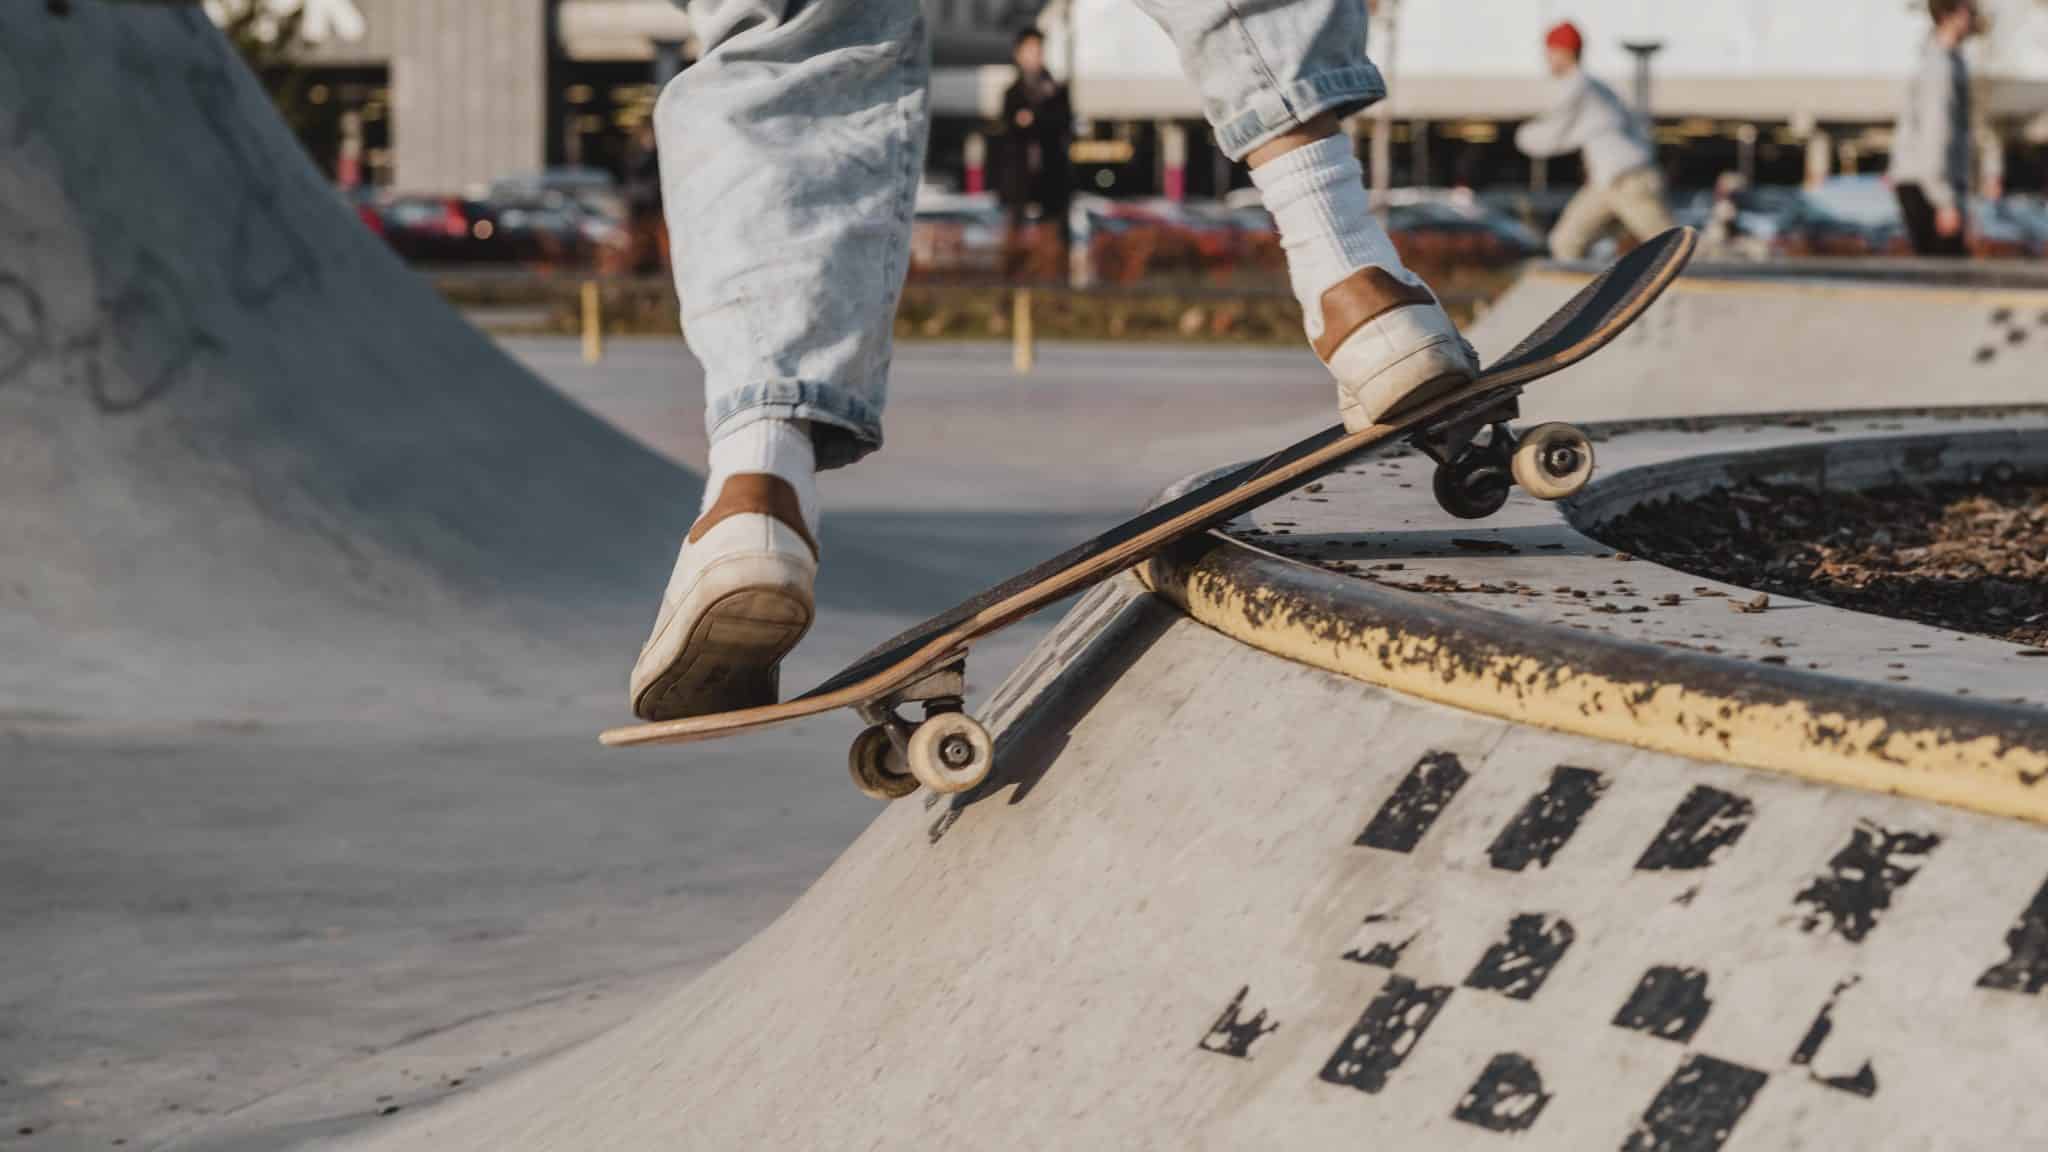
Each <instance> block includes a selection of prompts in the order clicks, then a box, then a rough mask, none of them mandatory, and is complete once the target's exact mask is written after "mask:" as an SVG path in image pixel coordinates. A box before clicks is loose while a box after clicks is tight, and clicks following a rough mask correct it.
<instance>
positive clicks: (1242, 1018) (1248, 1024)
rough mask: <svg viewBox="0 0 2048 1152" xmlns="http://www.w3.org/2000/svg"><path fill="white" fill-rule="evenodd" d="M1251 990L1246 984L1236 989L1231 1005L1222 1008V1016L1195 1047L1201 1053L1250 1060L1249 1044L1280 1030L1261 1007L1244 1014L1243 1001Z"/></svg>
mask: <svg viewBox="0 0 2048 1152" xmlns="http://www.w3.org/2000/svg"><path fill="white" fill-rule="evenodd" d="M1251 990H1252V986H1251V985H1249V984H1247V985H1245V986H1244V987H1242V988H1239V989H1238V990H1237V995H1235V996H1232V997H1231V998H1230V1003H1228V1004H1226V1005H1224V1006H1223V1014H1222V1015H1221V1016H1218V1017H1216V1023H1214V1024H1211V1025H1210V1026H1209V1031H1208V1032H1207V1033H1206V1034H1205V1035H1204V1036H1203V1037H1202V1039H1201V1042H1200V1044H1199V1045H1197V1046H1198V1047H1200V1048H1201V1049H1202V1051H1204V1052H1214V1053H1216V1054H1218V1055H1220V1056H1233V1057H1236V1058H1237V1059H1239V1060H1249V1059H1251V1058H1252V1045H1254V1044H1256V1043H1258V1042H1259V1038H1260V1037H1261V1036H1265V1035H1267V1034H1268V1033H1271V1032H1273V1031H1275V1030H1277V1029H1278V1028H1279V1027H1280V1022H1279V1021H1277V1020H1271V1021H1269V1020H1267V1019H1266V1010H1265V1009H1264V1008H1261V1009H1259V1010H1258V1011H1257V1012H1255V1013H1253V1014H1252V1015H1250V1016H1246V1015H1245V1014H1244V998H1245V997H1246V996H1248V995H1250V994H1251Z"/></svg>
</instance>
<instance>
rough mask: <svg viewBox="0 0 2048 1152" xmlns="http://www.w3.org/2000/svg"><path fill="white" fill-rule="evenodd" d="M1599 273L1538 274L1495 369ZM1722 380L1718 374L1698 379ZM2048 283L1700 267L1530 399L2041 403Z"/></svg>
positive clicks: (1480, 337) (2047, 353) (1581, 413)
mask: <svg viewBox="0 0 2048 1152" xmlns="http://www.w3.org/2000/svg"><path fill="white" fill-rule="evenodd" d="M1596 271H1597V269H1593V268H1590V267H1586V266H1582V265H1556V264H1539V265H1536V266H1534V267H1532V268H1531V269H1530V271H1529V272H1528V273H1526V274H1525V275H1524V276H1523V277H1522V278H1521V279H1520V280H1519V281H1518V282H1517V283H1516V284H1515V286H1514V287H1513V288H1511V289H1510V290H1509V291H1508V292H1507V293H1506V294H1505V295H1504V296H1503V297H1502V298H1501V299H1500V300H1499V301H1497V302H1496V303H1495V304H1494V306H1493V307H1492V308H1491V309H1490V310H1489V311H1488V312H1487V314H1486V315H1485V317H1484V318H1482V320H1481V321H1480V322H1479V323H1478V324H1476V325H1474V327H1473V330H1472V332H1471V337H1472V342H1473V343H1474V345H1476V346H1477V347H1478V348H1479V350H1480V352H1481V353H1483V354H1484V355H1486V356H1487V357H1489V358H1491V357H1495V356H1498V355H1500V354H1501V353H1502V352H1504V351H1506V350H1507V349H1508V348H1509V347H1511V346H1512V345H1514V344H1515V343H1516V342H1517V341H1518V340H1520V339H1521V337H1522V335H1523V334H1524V333H1526V332H1527V331H1528V330H1529V329H1530V328H1531V327H1532V326H1533V325H1534V324H1535V323H1536V322H1538V321H1539V320H1541V319H1542V318H1543V317H1545V316H1547V315H1549V314H1550V312H1551V311H1552V310H1553V309H1555V308H1556V307H1557V306H1558V305H1560V304H1562V303H1564V301H1565V300H1567V299H1568V298H1570V296H1571V295H1572V293H1574V292H1576V291H1578V290H1579V288H1581V287H1582V286H1584V284H1585V283H1586V282H1587V281H1588V280H1589V279H1591V277H1592V275H1593V274H1594V272H1596ZM1709 364H1711V365H1713V366H1714V370H1713V373H1712V374H1711V375H1702V374H1701V373H1699V372H1698V371H1697V369H1698V367H1699V366H1701V365H1709ZM2044 377H2048V274H2044V273H2043V272H2041V271H2040V270H2039V269H2035V268H2031V267H2029V266H2026V265H2004V266H1990V267H1987V266H1983V265H1972V266H1967V267H1965V268H1962V269H1960V270H1959V269H1958V268H1957V267H1956V266H1954V265H1941V264H1926V263H1914V262H1869V263H1828V262H1814V263H1810V264H1808V263H1795V264H1790V265H1787V264H1770V265H1753V264H1730V265H1715V264H1711V263H1698V262H1695V263H1694V264H1693V265H1691V266H1690V267H1689V268H1688V269H1687V270H1686V274H1685V276H1684V277H1683V278H1681V279H1680V280H1679V281H1678V282H1677V283H1676V284H1674V285H1672V287H1671V289H1670V291H1668V292H1666V293H1665V294H1664V296H1663V298H1662V299H1660V300H1659V301H1658V302H1657V306H1656V308H1654V309H1652V310H1651V311H1650V313H1649V314H1648V315H1647V316H1645V317H1644V318H1643V319H1642V321H1641V322H1640V323H1638V324H1636V325H1635V326H1634V327H1632V328H1630V329H1629V330H1628V331H1627V332H1625V333H1623V334H1622V336H1621V337H1620V339H1618V340H1616V341H1615V342H1614V343H1613V344H1612V345H1610V346H1609V347H1608V348H1607V349H1605V350H1604V351H1602V352H1601V353H1600V355H1598V356H1595V357H1593V358H1592V359H1590V360H1588V361H1587V362H1586V363H1585V364H1582V365H1579V366H1578V367H1576V368H1574V369H1573V370H1572V371H1570V372H1568V373H1565V374H1563V375H1561V376H1559V377H1557V378H1556V379H1555V380H1551V381H1545V382H1544V383H1543V385H1542V386H1540V387H1538V388H1536V389H1533V390H1531V392H1530V393H1529V395H1528V399H1527V403H1526V404H1525V405H1524V408H1525V410H1526V414H1527V415H1528V416H1530V417H1531V418H1533V419H1546V420H1547V419H1569V420H1575V421H1580V422H1584V421H1590V420H1620V419H1634V418H1640V417H1662V416H1686V417H1697V416H1714V415H1724V414H1734V413H1756V412H1784V411H1791V410H1800V409H1815V408H1833V409H1885V408H1910V407H1916V406H1919V405H1923V404H1925V403H1927V402H1928V400H1929V399H1930V398H1931V397H1936V396H1938V397H1939V399H1940V402H1941V403H1944V404H1985V405H1991V404H2037V403H2040V402H2041V400H2042V389H2041V382H2042V380H2043V379H2044Z"/></svg>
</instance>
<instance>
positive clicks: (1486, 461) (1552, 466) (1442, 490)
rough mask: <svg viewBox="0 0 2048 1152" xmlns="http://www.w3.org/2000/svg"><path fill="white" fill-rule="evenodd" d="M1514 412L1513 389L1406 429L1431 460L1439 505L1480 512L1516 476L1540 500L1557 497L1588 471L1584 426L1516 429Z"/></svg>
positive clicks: (1503, 496)
mask: <svg viewBox="0 0 2048 1152" xmlns="http://www.w3.org/2000/svg"><path fill="white" fill-rule="evenodd" d="M1519 415H1521V403H1520V400H1519V399H1518V397H1516V396H1515V395H1508V396H1494V397H1486V398H1482V400H1481V402H1480V403H1477V404H1475V405H1473V406H1472V407H1471V408H1470V409H1468V410H1465V411H1455V410H1454V411H1452V412H1451V413H1449V414H1447V416H1446V417H1445V418H1444V419H1443V420H1441V421H1437V422H1434V423H1433V424H1432V426H1431V427H1429V428H1428V429H1426V430H1424V431H1423V432H1421V433H1418V434H1417V435H1415V436H1411V437H1409V442H1410V443H1412V444H1414V445H1415V447H1416V448H1418V449H1420V450H1421V451H1422V454H1423V455H1425V456H1428V457H1429V458H1430V459H1432V460H1434V461H1436V475H1435V476H1434V478H1433V480H1432V484H1431V487H1432V488H1433V489H1434V490H1435V492H1436V502H1437V504H1438V505H1440V506H1441V507H1442V508H1443V510H1444V511H1446V512H1449V513H1450V514H1451V515H1453V516H1456V517H1458V518H1459V519H1461V520H1484V519H1485V518H1487V517H1488V516H1491V515H1493V514H1494V513H1495V512H1498V511H1500V509H1501V505H1503V504H1506V503H1507V502H1508V493H1509V492H1510V491H1511V490H1512V489H1513V487H1514V486H1515V485H1517V484H1519V485H1521V487H1522V490H1523V491H1525V492H1527V493H1529V495H1531V496H1534V497H1536V498H1537V499H1538V500H1562V499H1564V498H1565V497H1567V496H1572V495H1575V494H1577V493H1578V492H1579V490H1580V489H1582V488H1584V487H1585V486H1586V482H1587V481H1588V480H1590V479H1592V477H1593V443H1592V441H1591V440H1590V439H1588V438H1587V436H1586V434H1585V433H1584V432H1582V431H1580V430H1579V429H1578V428H1576V427H1574V426H1572V425H1570V424H1558V423H1550V424H1538V425H1536V426H1535V427H1533V428H1530V429H1529V430H1528V431H1527V432H1524V433H1522V434H1520V435H1519V436H1518V435H1516V433H1515V430H1514V429H1513V428H1512V427H1510V426H1509V424H1508V422H1509V421H1510V420H1513V419H1514V418H1515V417H1517V416H1519Z"/></svg>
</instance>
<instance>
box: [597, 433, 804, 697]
mask: <svg viewBox="0 0 2048 1152" xmlns="http://www.w3.org/2000/svg"><path fill="white" fill-rule="evenodd" d="M817 578H818V545H817V541H815V540H813V539H812V538H811V533H810V531H809V530H808V529H806V528H805V527H804V517H803V510H802V507H801V505H800V504H799V503H798V500H797V494H796V490H795V489H793V488H791V487H790V484H789V482H788V481H787V480H784V479H783V478H782V477H780V476H775V475H772V474H769V473H765V472H743V473H740V474H737V475H734V476H731V477H728V478H727V479H726V481H725V483H724V485H723V486H722V487H721V488H720V489H719V493H718V500H717V502H716V503H714V504H712V506H711V507H709V508H707V509H705V511H704V514H703V515H702V516H700V517H698V518H697V522H696V523H695V524H694V525H692V526H691V528H690V533H689V536H688V538H687V539H685V540H684V541H683V547H682V551H681V553H680V554H679V555H677V557H676V567H675V572H674V573H673V574H672V575H671V576H670V577H669V581H668V591H667V592H665V593H663V595H662V598H661V613H660V615H659V616H658V617H656V619H655V622H654V634H653V635H652V636H650V637H648V639H647V643H646V645H645V646H643V647H642V648H641V649H640V659H639V660H638V661H637V662H636V663H635V664H634V665H633V678H632V689H631V690H632V700H633V712H634V714H635V715H637V716H639V717H640V718H641V719H643V720H675V719H678V718H681V717H684V716H702V715H705V714H707V713H712V712H729V711H732V710H734V709H736V708H752V707H756V706H759V705H763V704H773V703H775V702H776V700H777V695H778V692H779V682H780V677H779V675H778V672H779V669H780V667H781V664H782V658H783V657H784V656H787V655H788V654H789V651H790V649H792V648H795V647H796V645H797V641H799V640H802V639H803V637H804V633H805V632H807V631H809V629H810V627H811V618H812V616H813V614H814V613H815V611H816V605H815V601H814V599H813V595H812V589H813V586H814V585H815V584H816V582H817Z"/></svg>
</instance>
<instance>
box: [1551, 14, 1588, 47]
mask: <svg viewBox="0 0 2048 1152" xmlns="http://www.w3.org/2000/svg"><path fill="white" fill-rule="evenodd" d="M1543 46H1544V47H1545V48H1561V49H1563V50H1565V51H1566V52H1569V53H1571V54H1572V55H1574V56H1577V55H1579V54H1580V53H1582V52H1584V51H1585V50H1586V38H1585V37H1584V36H1581V35H1579V26H1578V25H1576V24H1574V23H1572V22H1571V21H1569V20H1567V21H1565V22H1564V23H1562V24H1559V25H1557V26H1556V27H1554V28H1552V29H1551V30H1550V32H1549V33H1548V34H1547V35H1545V36H1544V37H1543Z"/></svg>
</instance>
